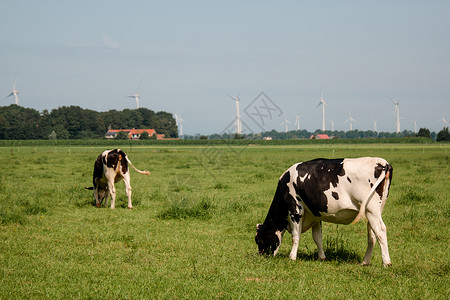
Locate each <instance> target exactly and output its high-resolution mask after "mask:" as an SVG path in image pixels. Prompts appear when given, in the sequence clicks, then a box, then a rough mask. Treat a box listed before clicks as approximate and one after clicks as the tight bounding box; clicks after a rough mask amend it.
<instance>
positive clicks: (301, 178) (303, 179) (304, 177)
mask: <svg viewBox="0 0 450 300" xmlns="http://www.w3.org/2000/svg"><path fill="white" fill-rule="evenodd" d="M308 175H310V174H309V173H306V174H305V176H303V177H302V176H299V178H300V181H301V182H304V181H305V179H306V176H308Z"/></svg>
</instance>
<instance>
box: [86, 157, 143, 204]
mask: <svg viewBox="0 0 450 300" xmlns="http://www.w3.org/2000/svg"><path fill="white" fill-rule="evenodd" d="M128 164H130V166H132V167H133V169H135V170H136V171H137V172H139V173H141V174H144V175H150V172H149V171H147V170H145V171H140V170H138V169H136V168H135V167H134V166H133V164H132V163H131V161H130V160H129V159H128V157H127V155H126V154H125V152H123V151H122V150H120V149H114V150H106V151H103V153H102V154H100V155H99V156H98V157H97V160H96V161H95V165H94V179H93V184H94V186H93V187H89V188H87V189H89V190H94V197H95V203H96V205H97V207H100V204H101V203H102V201H103V199H104V200H105V205H107V202H108V195H111V209H114V208H115V206H116V188H115V186H114V183H116V182H118V181H120V180H121V179H123V182H124V183H125V188H126V193H127V197H128V208H129V209H132V208H133V206H132V205H131V185H130V172H129V170H128Z"/></svg>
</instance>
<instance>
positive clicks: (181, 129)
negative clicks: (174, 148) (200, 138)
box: [175, 113, 184, 138]
mask: <svg viewBox="0 0 450 300" xmlns="http://www.w3.org/2000/svg"><path fill="white" fill-rule="evenodd" d="M175 121H176V123H177V127H178V129H179V130H180V133H179V135H180V137H181V138H183V121H184V119H182V118H181V117H180V115H179V114H177V113H176V114H175Z"/></svg>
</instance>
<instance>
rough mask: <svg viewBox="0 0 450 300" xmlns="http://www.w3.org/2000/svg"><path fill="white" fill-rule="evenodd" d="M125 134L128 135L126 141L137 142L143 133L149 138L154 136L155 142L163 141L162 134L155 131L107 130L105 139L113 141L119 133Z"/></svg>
mask: <svg viewBox="0 0 450 300" xmlns="http://www.w3.org/2000/svg"><path fill="white" fill-rule="evenodd" d="M121 131H123V132H125V133H127V134H128V139H130V140H138V139H139V138H140V137H141V135H142V134H143V133H144V132H147V133H148V136H149V137H154V136H156V139H157V140H164V134H157V133H156V131H155V129H135V128H133V129H109V130H108V132H107V133H106V134H105V138H107V139H113V138H115V137H116V136H117V134H119V132H121Z"/></svg>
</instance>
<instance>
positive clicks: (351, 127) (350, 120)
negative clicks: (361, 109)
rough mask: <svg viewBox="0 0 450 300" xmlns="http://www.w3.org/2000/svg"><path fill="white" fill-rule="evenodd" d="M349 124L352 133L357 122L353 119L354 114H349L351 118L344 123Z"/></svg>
mask: <svg viewBox="0 0 450 300" xmlns="http://www.w3.org/2000/svg"><path fill="white" fill-rule="evenodd" d="M347 122H348V123H350V131H352V130H353V122H356V120H355V119H353V117H352V112H350V113H349V117H348V119H347V120H345V122H344V123H347Z"/></svg>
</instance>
